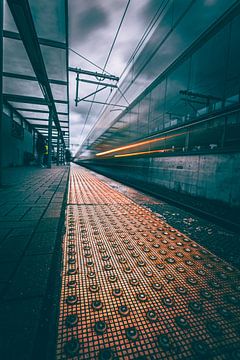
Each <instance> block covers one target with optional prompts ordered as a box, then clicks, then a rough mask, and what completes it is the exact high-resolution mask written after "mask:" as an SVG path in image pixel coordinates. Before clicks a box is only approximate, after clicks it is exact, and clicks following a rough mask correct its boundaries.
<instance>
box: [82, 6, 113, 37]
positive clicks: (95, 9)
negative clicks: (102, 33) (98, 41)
mask: <svg viewBox="0 0 240 360" xmlns="http://www.w3.org/2000/svg"><path fill="white" fill-rule="evenodd" d="M108 21H109V19H108V14H107V13H106V12H105V11H104V9H103V8H102V7H101V6H96V4H95V5H91V6H90V7H87V8H86V9H84V10H83V11H82V12H81V13H80V14H79V15H78V16H77V18H76V22H75V32H76V33H77V34H78V36H79V40H80V39H84V40H85V39H86V38H87V37H89V36H90V35H92V34H93V33H94V32H95V31H97V30H99V29H101V28H104V27H105V26H107V25H108Z"/></svg>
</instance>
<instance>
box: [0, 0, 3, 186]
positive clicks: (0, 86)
mask: <svg viewBox="0 0 240 360" xmlns="http://www.w3.org/2000/svg"><path fill="white" fill-rule="evenodd" d="M0 32H1V34H0V35H1V39H0V54H3V0H0ZM0 67H1V75H0V186H1V185H2V163H3V146H2V138H3V95H2V94H3V75H2V74H3V56H2V55H1V56H0Z"/></svg>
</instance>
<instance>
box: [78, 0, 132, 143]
mask: <svg viewBox="0 0 240 360" xmlns="http://www.w3.org/2000/svg"><path fill="white" fill-rule="evenodd" d="M130 2H131V0H128V2H127V5H126V7H125V10H124V12H123V15H122V18H121V20H120V23H119V26H118V29H117V32H116V34H115V36H114V39H113V42H112V45H111V48H110V50H109V52H108V56H107V58H106V61H105V64H104V66H103V69H102V71H103V72H104V71H105V69H106V67H107V64H108V61H109V59H110V56H111V54H112V51H113V48H114V45H115V43H116V40H117V37H118V34H119V32H120V29H121V27H122V24H123V21H124V18H125V16H126V13H127V10H128V7H129V4H130ZM97 90H98V86H97V87H96V91H97ZM95 98H96V94H95V95H94V97H93V101H94V100H95ZM93 104H94V103H93V102H92V103H91V105H90V107H89V110H88V113H87V116H86V118H85V121H84V125H83V127H82V131H81V134H80V136H82V134H83V131H84V129H85V126H86V123H87V121H88V118H89V115H90V113H91V111H92V107H93ZM103 106H104V105H103Z"/></svg>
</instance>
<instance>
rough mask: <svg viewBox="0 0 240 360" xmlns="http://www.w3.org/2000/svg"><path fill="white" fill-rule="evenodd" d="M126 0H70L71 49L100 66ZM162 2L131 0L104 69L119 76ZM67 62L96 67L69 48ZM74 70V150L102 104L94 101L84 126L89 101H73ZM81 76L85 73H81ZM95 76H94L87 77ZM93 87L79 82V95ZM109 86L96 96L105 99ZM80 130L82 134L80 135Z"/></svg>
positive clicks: (91, 67) (72, 115)
mask: <svg viewBox="0 0 240 360" xmlns="http://www.w3.org/2000/svg"><path fill="white" fill-rule="evenodd" d="M127 2H128V1H127V0H87V1H86V0H85V1H79V0H69V46H70V48H72V49H73V50H74V51H76V52H78V53H79V54H81V55H83V56H85V57H87V58H88V59H90V60H91V61H92V62H94V63H95V64H97V65H98V66H100V67H103V66H104V64H105V61H106V58H107V55H108V52H109V50H110V47H111V45H112V42H113V39H114V36H115V34H116V31H117V28H118V26H119V23H120V20H121V17H122V15H123V13H124V10H125V8H126V5H127ZM160 4H161V1H159V0H131V1H130V5H129V7H128V11H127V13H126V16H125V18H124V22H123V24H122V27H121V30H120V33H119V36H118V38H117V41H116V44H115V46H114V49H113V52H112V54H111V57H110V59H109V62H108V64H107V67H106V70H107V71H108V72H110V73H111V74H114V75H116V76H119V75H120V74H121V72H122V70H123V69H124V67H125V65H126V63H127V61H128V59H129V58H130V56H131V54H132V52H133V51H134V49H135V47H136V45H137V43H138V41H139V40H140V38H141V36H142V34H143V32H144V30H145V29H146V27H147V25H148V24H149V22H150V20H151V18H152V17H153V15H154V14H155V12H156V10H157V8H158V7H159V5H160ZM69 65H70V66H72V67H79V68H82V69H86V70H91V71H99V70H98V69H97V68H96V67H94V66H92V65H91V64H89V63H88V62H87V61H85V60H83V59H82V58H80V57H79V56H77V55H76V54H75V53H73V52H72V51H70V52H69ZM75 78H76V74H75V73H70V126H71V144H74V145H75V146H72V151H73V152H75V151H76V150H77V148H78V147H79V145H80V144H81V143H82V141H83V140H84V138H85V137H86V136H87V134H88V133H89V131H90V130H91V128H92V126H93V124H94V123H95V122H96V120H97V118H98V114H99V112H100V111H101V108H102V106H101V105H96V104H95V105H94V106H93V107H92V110H91V113H90V115H89V117H88V121H87V123H86V125H85V127H84V130H83V131H82V129H83V126H84V122H85V120H86V116H87V113H88V110H89V107H90V105H91V104H90V103H86V102H80V103H79V104H78V106H77V107H75V104H74V98H75V91H76V90H75V89H76V81H75ZM83 78H84V77H83ZM88 79H89V80H96V79H95V78H91V79H90V78H88ZM95 90H96V85H92V84H91V85H90V84H85V83H84V84H83V83H80V86H79V97H84V96H86V95H88V94H89V93H91V92H93V91H95ZM109 91H110V90H109V89H105V90H103V91H102V92H101V93H99V94H98V95H97V97H96V99H95V100H97V101H105V100H106V98H107V96H108V95H109ZM81 132H82V136H81Z"/></svg>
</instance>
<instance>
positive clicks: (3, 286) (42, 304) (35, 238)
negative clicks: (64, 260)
mask: <svg viewBox="0 0 240 360" xmlns="http://www.w3.org/2000/svg"><path fill="white" fill-rule="evenodd" d="M68 173H69V167H66V166H65V167H53V168H52V169H39V168H34V167H33V168H31V167H26V168H12V169H8V170H4V173H3V183H4V184H5V186H3V187H2V188H0V291H1V293H0V294H1V300H0V301H1V304H0V333H1V336H0V358H1V359H6V360H7V359H9V360H10V359H38V358H41V356H40V353H41V352H40V353H39V348H40V349H41V346H42V345H43V344H45V343H46V338H45V335H44V336H43V333H44V331H45V330H46V325H48V324H46V323H48V321H49V317H48V315H47V316H45V313H47V314H49V313H50V311H49V308H48V307H49V303H51V304H52V303H53V298H52V297H53V296H54V295H55V294H53V293H52V292H51V286H52V283H53V282H54V275H56V272H54V266H55V265H56V263H57V261H56V257H57V256H58V254H60V248H61V234H60V232H61V227H62V221H63V220H64V203H65V202H64V200H65V194H66V190H67V182H68ZM51 312H53V309H51ZM44 348H45V347H44ZM38 353H39V357H38V356H37V355H36V354H38ZM34 354H35V355H34Z"/></svg>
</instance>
